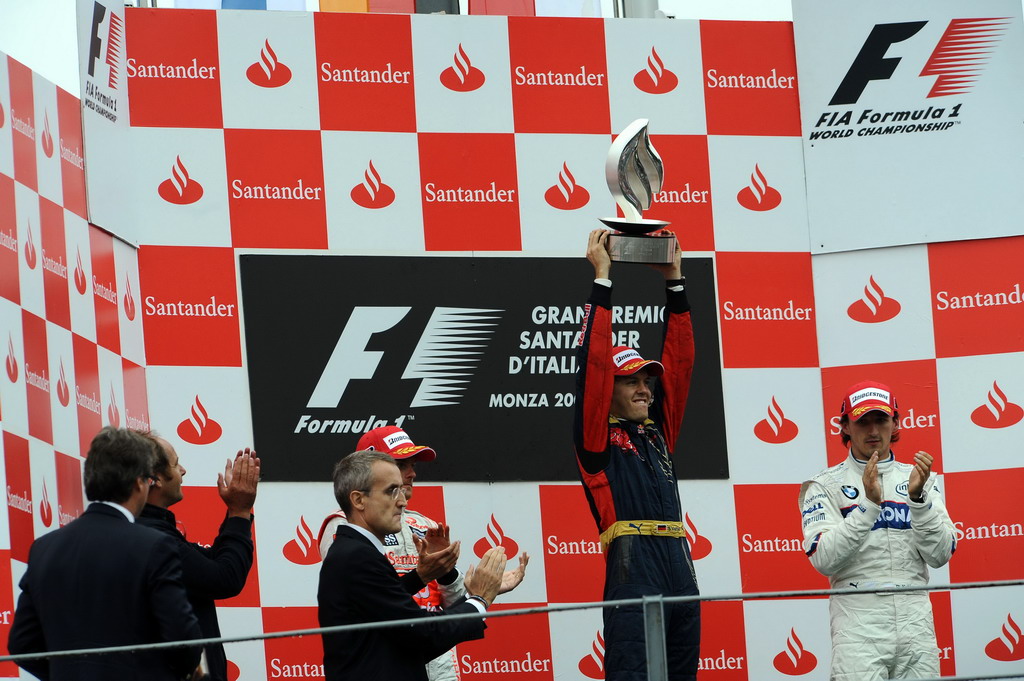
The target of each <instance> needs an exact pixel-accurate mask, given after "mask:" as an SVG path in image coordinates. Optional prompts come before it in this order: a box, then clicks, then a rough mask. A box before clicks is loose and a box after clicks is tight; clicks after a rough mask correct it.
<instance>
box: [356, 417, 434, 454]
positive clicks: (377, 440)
mask: <svg viewBox="0 0 1024 681" xmlns="http://www.w3.org/2000/svg"><path fill="white" fill-rule="evenodd" d="M356 449H357V450H359V451H365V450H370V451H375V452H384V453H385V454H390V455H391V458H393V459H395V460H398V461H401V460H402V459H410V458H412V457H414V456H415V457H416V458H417V459H418V460H419V461H433V460H434V459H436V458H437V452H435V451H434V450H433V449H431V448H430V447H425V446H422V445H416V444H413V441H412V438H411V437H409V436H408V435H407V434H406V432H405V431H404V430H402V429H401V428H399V427H398V426H381V427H380V428H374V429H373V430H371V431H370V432H368V433H367V434H366V435H364V436H362V437H361V438H359V444H357V445H356Z"/></svg>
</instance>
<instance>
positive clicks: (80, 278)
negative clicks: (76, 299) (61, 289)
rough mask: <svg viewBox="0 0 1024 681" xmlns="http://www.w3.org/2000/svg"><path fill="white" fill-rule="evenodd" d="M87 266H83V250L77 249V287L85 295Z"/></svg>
mask: <svg viewBox="0 0 1024 681" xmlns="http://www.w3.org/2000/svg"><path fill="white" fill-rule="evenodd" d="M86 283H87V282H86V280H85V268H84V267H82V252H81V251H80V250H78V249H75V288H76V289H77V290H78V292H79V293H80V294H81V295H83V296H84V295H85V285H86Z"/></svg>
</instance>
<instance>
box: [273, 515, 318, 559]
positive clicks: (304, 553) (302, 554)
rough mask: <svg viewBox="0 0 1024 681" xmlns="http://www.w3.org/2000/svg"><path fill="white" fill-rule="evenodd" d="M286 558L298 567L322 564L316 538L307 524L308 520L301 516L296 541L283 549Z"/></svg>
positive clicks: (296, 528)
mask: <svg viewBox="0 0 1024 681" xmlns="http://www.w3.org/2000/svg"><path fill="white" fill-rule="evenodd" d="M281 552H282V553H283V554H284V557H285V558H287V559H288V560H289V561H291V562H292V563H295V564H296V565H316V564H317V563H319V562H320V551H318V550H317V548H316V537H314V536H313V531H312V530H310V529H309V525H307V524H306V519H305V518H304V517H303V516H299V524H298V525H297V526H296V527H295V539H292V540H291V541H290V542H288V543H287V544H285V545H284V548H283V549H281Z"/></svg>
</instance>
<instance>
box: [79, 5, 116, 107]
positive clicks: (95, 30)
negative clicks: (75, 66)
mask: <svg viewBox="0 0 1024 681" xmlns="http://www.w3.org/2000/svg"><path fill="white" fill-rule="evenodd" d="M108 13H109V14H110V20H109V25H108V26H107V37H106V42H107V47H106V55H105V56H104V57H102V58H103V60H104V62H105V63H106V65H107V67H108V74H107V87H109V88H110V89H111V90H116V89H117V79H118V76H119V67H118V62H119V61H120V58H121V48H122V45H123V43H124V30H123V27H124V18H123V15H118V14H117V13H116V12H115V11H114V9H113V8H111V7H106V6H104V5H103V4H102V3H100V2H98V1H97V2H93V5H92V27H91V28H90V31H89V58H88V59H87V60H86V64H87V67H88V69H87V70H88V73H89V75H90V76H92V77H95V76H96V62H97V61H99V60H100V58H101V57H100V52H102V51H103V40H104V39H103V37H102V36H101V35H100V31H101V29H102V26H103V21H104V19H105V18H106V17H107V14H108Z"/></svg>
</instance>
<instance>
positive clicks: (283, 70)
mask: <svg viewBox="0 0 1024 681" xmlns="http://www.w3.org/2000/svg"><path fill="white" fill-rule="evenodd" d="M245 75H246V77H247V78H248V79H249V82H251V83H252V84H253V85H259V86H260V87H281V86H282V85H284V84H285V83H287V82H288V81H290V80H291V79H292V70H291V69H290V68H288V67H287V66H285V65H284V64H282V63H281V62H279V61H278V60H277V54H275V52H274V48H272V47H271V46H270V41H269V40H265V41H264V42H263V49H262V50H260V60H259V61H258V62H254V63H252V64H250V65H249V68H248V69H246V71H245Z"/></svg>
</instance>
